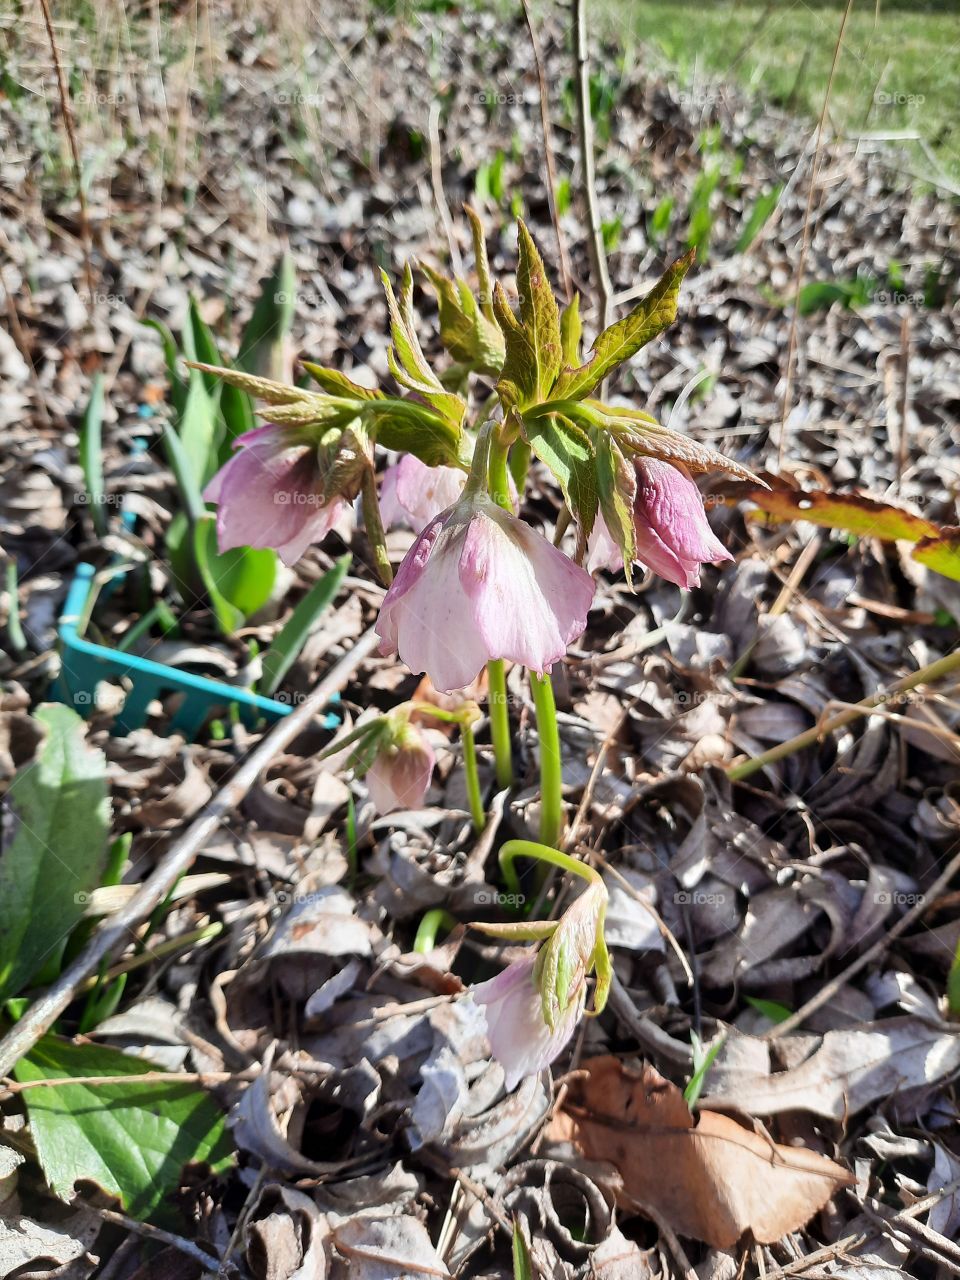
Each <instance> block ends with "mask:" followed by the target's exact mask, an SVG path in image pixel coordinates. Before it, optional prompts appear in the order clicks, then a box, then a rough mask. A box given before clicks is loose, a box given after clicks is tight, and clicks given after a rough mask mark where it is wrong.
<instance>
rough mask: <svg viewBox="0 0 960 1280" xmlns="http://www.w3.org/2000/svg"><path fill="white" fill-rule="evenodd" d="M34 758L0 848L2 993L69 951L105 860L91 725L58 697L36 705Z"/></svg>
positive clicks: (22, 773) (12, 792) (17, 779)
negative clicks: (39, 738) (39, 737)
mask: <svg viewBox="0 0 960 1280" xmlns="http://www.w3.org/2000/svg"><path fill="white" fill-rule="evenodd" d="M34 719H35V720H36V721H37V723H38V724H40V725H41V726H42V727H43V729H44V731H45V737H44V740H43V742H42V744H41V746H40V748H39V750H38V751H37V754H36V758H35V759H34V760H32V761H31V762H30V763H29V764H27V765H24V767H23V768H21V769H20V770H18V772H17V773H16V775H15V776H14V778H13V781H12V782H11V783H10V786H9V789H8V790H7V794H6V796H5V797H4V802H3V808H4V814H5V817H6V818H8V819H9V823H8V824H6V833H5V834H6V839H5V841H4V843H3V847H2V852H0V995H2V996H4V997H7V996H12V995H15V994H16V992H17V991H19V990H21V989H22V988H23V987H24V986H26V984H27V983H28V982H29V981H30V979H31V978H32V977H33V976H34V974H35V973H36V972H37V970H38V969H39V968H40V967H41V965H44V964H48V963H50V962H51V960H52V959H53V958H59V957H61V956H62V955H63V951H64V947H65V946H66V943H67V939H68V938H69V936H70V933H71V931H72V929H73V928H74V926H75V925H77V924H78V923H79V922H80V920H81V919H82V918H83V912H84V907H85V904H86V900H87V897H88V896H89V894H90V893H91V892H92V891H93V890H94V889H96V888H97V886H98V885H99V883H100V876H101V874H102V873H103V870H104V867H105V866H106V862H107V852H108V850H107V835H108V831H109V820H110V801H109V798H108V795H107V786H106V781H105V777H106V762H105V760H104V757H103V753H102V752H101V751H97V750H94V748H92V747H90V746H88V745H87V743H86V740H85V735H86V726H85V725H84V722H83V720H82V719H81V717H80V716H78V715H77V713H76V712H75V711H73V710H71V709H70V708H69V707H65V706H61V705H60V704H59V703H51V704H48V705H47V704H45V705H43V706H41V707H39V708H38V709H37V711H36V712H35V714H34Z"/></svg>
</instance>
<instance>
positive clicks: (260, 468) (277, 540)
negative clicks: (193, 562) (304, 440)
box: [203, 423, 343, 565]
mask: <svg viewBox="0 0 960 1280" xmlns="http://www.w3.org/2000/svg"><path fill="white" fill-rule="evenodd" d="M289 441H290V434H289V432H288V431H287V430H286V429H285V428H283V427H278V426H276V425H275V424H273V423H267V424H266V426H263V427H257V428H256V429H255V430H253V431H248V432H246V434H245V435H242V436H240V437H239V438H238V439H237V440H236V442H235V444H236V446H237V450H236V452H235V453H234V454H233V456H232V457H231V458H229V459H228V461H227V462H226V463H225V464H224V465H223V466H222V467H221V468H220V470H219V471H218V472H217V474H216V475H215V476H213V478H212V479H211V480H210V482H209V484H208V485H207V487H206V489H205V490H204V493H203V496H204V499H205V501H207V502H215V503H216V504H217V545H218V547H219V549H220V550H221V551H229V550H230V549H231V548H233V547H272V548H274V549H275V550H276V551H277V553H278V554H279V555H280V557H281V559H282V560H283V561H284V563H285V564H288V565H289V564H293V563H294V562H295V561H297V560H299V558H300V556H301V555H303V553H304V551H306V549H307V547H309V546H310V545H311V544H312V543H314V542H319V541H320V540H321V539H322V538H323V537H324V536H325V535H326V534H327V533H328V532H329V531H330V529H331V528H332V526H333V525H334V524H335V522H336V521H337V519H338V518H339V516H340V513H341V512H342V510H343V503H342V502H341V501H340V500H339V499H335V500H334V501H333V502H331V503H330V504H328V505H327V506H324V505H322V503H321V499H320V495H319V494H318V492H317V485H316V455H315V454H314V452H313V451H312V450H311V449H309V448H306V447H304V446H303V445H299V444H292V445H291V444H290V443H289Z"/></svg>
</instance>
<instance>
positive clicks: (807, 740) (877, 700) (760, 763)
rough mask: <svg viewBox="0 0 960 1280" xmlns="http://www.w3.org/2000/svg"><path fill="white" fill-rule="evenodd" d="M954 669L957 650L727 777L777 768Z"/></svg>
mask: <svg viewBox="0 0 960 1280" xmlns="http://www.w3.org/2000/svg"><path fill="white" fill-rule="evenodd" d="M957 668H960V649H957V650H955V651H954V652H953V653H948V654H947V655H946V656H945V657H943V658H938V659H937V661H936V662H931V663H930V664H929V665H928V666H926V667H921V668H920V670H919V671H914V672H913V674H912V675H909V676H904V677H903V679H902V680H898V681H897V682H896V684H892V685H891V686H890V688H889V689H882V690H881V691H880V692H879V693H875V694H873V695H872V696H871V697H869V698H864V699H863V701H862V702H858V703H857V705H856V706H855V707H851V708H849V709H848V710H847V711H841V712H840V713H839V714H838V715H835V716H831V717H830V718H829V719H828V720H824V721H822V722H821V723H820V724H816V725H814V726H813V728H812V729H807V730H806V731H805V732H803V733H798V734H797V736H796V737H795V738H790V739H788V741H786V742H781V743H780V744H779V746H776V747H771V748H770V750H769V751H764V752H763V753H762V754H761V755H758V756H752V757H751V758H750V759H749V760H741V761H740V762H739V763H737V764H732V765H729V766H728V768H727V777H728V778H729V779H730V780H731V781H732V782H739V781H740V779H741V778H749V777H750V775H751V774H753V773H757V772H758V771H759V770H760V769H763V768H764V767H765V766H766V765H768V764H776V762H777V761H778V760H783V759H785V758H786V757H787V756H792V755H793V753H794V752H795V751H802V750H803V749H804V747H813V746H816V744H817V743H818V742H820V741H821V739H822V738H823V737H824V736H825V735H826V734H828V733H832V732H833V730H834V729H842V728H843V727H844V726H845V725H848V724H852V723H853V721H854V720H859V719H860V717H861V716H867V715H869V714H870V712H871V711H873V710H874V709H875V708H876V707H882V706H883V705H884V703H886V702H889V701H890V700H891V698H894V697H896V695H897V694H900V693H908V692H909V691H910V690H911V689H916V687H917V686H918V685H921V684H933V682H934V681H936V680H942V679H943V677H944V676H946V675H949V674H950V673H951V672H952V671H956V670H957Z"/></svg>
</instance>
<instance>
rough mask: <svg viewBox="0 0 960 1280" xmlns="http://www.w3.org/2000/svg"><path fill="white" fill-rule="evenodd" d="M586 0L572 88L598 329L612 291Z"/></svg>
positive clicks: (576, 2) (576, 13)
mask: <svg viewBox="0 0 960 1280" xmlns="http://www.w3.org/2000/svg"><path fill="white" fill-rule="evenodd" d="M585 6H586V0H573V57H574V61H575V63H576V75H575V76H574V86H575V89H576V100H577V123H578V126H579V127H578V130H577V132H578V134H579V138H580V165H581V168H582V169H583V198H584V201H585V202H586V206H587V231H588V238H587V247H588V248H589V250H590V267H591V269H592V271H593V280H594V285H595V286H596V290H597V301H598V304H599V311H600V323H599V328H600V329H601V330H603V329H606V327H607V325H608V324H609V323H610V299H611V298H612V297H613V287H612V286H611V284H610V272H609V271H608V270H607V255H606V252H605V251H604V248H603V231H602V229H601V226H600V208H599V205H598V204H597V171H596V167H595V165H594V160H593V116H592V114H591V111H590V70H589V62H588V55H587V14H586V7H585Z"/></svg>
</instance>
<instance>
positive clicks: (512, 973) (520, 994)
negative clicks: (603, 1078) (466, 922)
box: [471, 952, 586, 1092]
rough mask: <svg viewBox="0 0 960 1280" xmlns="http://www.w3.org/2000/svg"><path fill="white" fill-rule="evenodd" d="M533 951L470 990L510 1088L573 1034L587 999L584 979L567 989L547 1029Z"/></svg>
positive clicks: (537, 1068)
mask: <svg viewBox="0 0 960 1280" xmlns="http://www.w3.org/2000/svg"><path fill="white" fill-rule="evenodd" d="M536 963H537V960H536V952H533V953H532V954H531V956H530V958H529V959H524V960H515V961H514V962H513V964H509V965H507V967H506V969H504V970H503V972H502V973H498V974H497V976H496V977H495V978H490V979H489V981H487V982H481V983H478V985H477V986H475V987H473V989H472V992H471V994H472V995H473V998H474V1000H476V1001H477V1003H478V1004H481V1005H482V1006H483V1012H484V1016H485V1017H486V1020H487V1036H488V1038H489V1040H490V1048H491V1049H492V1050H493V1056H494V1057H495V1058H496V1059H497V1061H498V1062H499V1063H500V1064H501V1066H502V1067H503V1072H504V1076H505V1081H504V1083H505V1086H506V1089H507V1091H508V1092H509V1091H510V1090H511V1089H514V1088H516V1086H517V1085H518V1084H519V1083H520V1081H521V1080H522V1079H523V1078H524V1077H525V1076H529V1075H534V1074H535V1073H536V1072H538V1071H542V1070H543V1068H544V1067H547V1066H549V1065H550V1063H551V1062H553V1060H554V1058H556V1056H557V1055H558V1054H559V1053H560V1051H561V1049H562V1048H563V1047H564V1045H565V1044H566V1043H567V1041H568V1040H569V1039H570V1037H571V1036H572V1035H573V1030H574V1027H576V1025H577V1023H578V1021H579V1020H580V1016H581V1014H582V1013H583V1009H584V1004H585V1002H586V981H585V980H584V979H583V977H582V976H581V977H580V981H579V987H578V989H577V991H576V992H573V993H571V998H570V999H569V1003H568V1004H567V1006H566V1007H565V1008H564V1010H563V1012H562V1013H561V1015H560V1017H559V1018H558V1019H557V1021H556V1025H555V1026H554V1028H553V1030H551V1029H550V1028H549V1027H548V1026H547V1024H546V1022H545V1021H544V1017H543V1005H542V1000H541V996H540V992H539V990H538V989H537V985H536V982H535V980H534V976H535V975H534V970H535V968H536Z"/></svg>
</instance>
